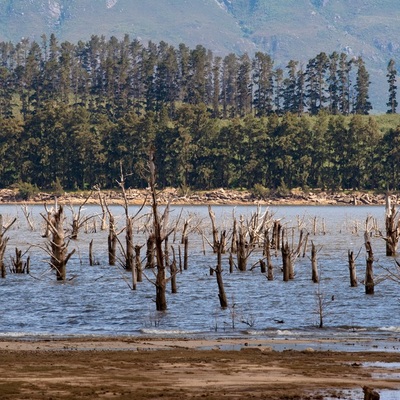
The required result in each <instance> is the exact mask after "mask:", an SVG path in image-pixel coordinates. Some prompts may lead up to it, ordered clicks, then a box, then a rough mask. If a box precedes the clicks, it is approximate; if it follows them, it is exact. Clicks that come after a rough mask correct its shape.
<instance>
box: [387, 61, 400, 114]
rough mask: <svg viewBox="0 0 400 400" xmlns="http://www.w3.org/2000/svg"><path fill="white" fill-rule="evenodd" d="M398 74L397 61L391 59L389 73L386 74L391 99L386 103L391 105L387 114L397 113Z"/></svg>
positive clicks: (388, 67)
mask: <svg viewBox="0 0 400 400" xmlns="http://www.w3.org/2000/svg"><path fill="white" fill-rule="evenodd" d="M396 76H397V70H396V63H395V61H394V60H393V59H391V60H390V61H389V64H388V66H387V75H386V77H387V78H388V84H389V101H388V102H387V103H386V105H387V106H388V107H389V109H388V110H387V114H396V108H397V106H398V103H397V98H396V97H397V85H396Z"/></svg>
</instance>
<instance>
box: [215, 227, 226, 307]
mask: <svg viewBox="0 0 400 400" xmlns="http://www.w3.org/2000/svg"><path fill="white" fill-rule="evenodd" d="M224 234H225V233H224V232H223V233H222V234H221V240H220V241H219V242H218V241H217V268H216V269H215V274H216V276H217V284H218V297H219V304H220V306H221V307H222V308H226V307H228V300H227V299H226V293H225V288H224V282H223V279H222V246H223V245H222V243H223V240H224V238H223V236H224Z"/></svg>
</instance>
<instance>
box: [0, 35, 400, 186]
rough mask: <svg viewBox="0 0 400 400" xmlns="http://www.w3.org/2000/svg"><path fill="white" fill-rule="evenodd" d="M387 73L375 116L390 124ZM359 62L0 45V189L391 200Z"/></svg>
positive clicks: (133, 47)
mask: <svg viewBox="0 0 400 400" xmlns="http://www.w3.org/2000/svg"><path fill="white" fill-rule="evenodd" d="M396 74H397V71H396V68H395V62H394V60H390V62H389V63H388V73H387V78H388V103H387V106H388V114H396V107H397V100H396V91H397V87H396ZM369 85H370V77H369V74H368V71H367V70H366V68H365V64H364V61H363V59H362V58H361V57H358V58H351V57H348V56H347V55H346V54H344V53H341V54H338V53H332V54H330V55H328V54H325V53H320V54H318V55H316V57H315V58H313V59H311V60H309V61H308V63H307V64H306V65H303V64H302V63H300V62H299V61H295V60H291V61H290V62H289V63H288V65H287V66H286V68H284V69H281V68H275V67H274V60H273V59H272V58H271V57H270V56H269V55H268V54H264V53H260V52H258V53H256V54H255V55H254V56H253V57H250V56H249V55H248V54H243V55H240V56H238V55H236V54H229V55H227V56H225V57H220V56H215V55H213V53H212V52H211V51H210V50H208V49H206V48H204V47H203V46H201V45H198V46H196V48H194V49H190V48H188V47H187V46H186V45H184V44H181V45H179V46H178V48H174V47H173V46H171V45H168V44H167V43H165V42H160V43H158V44H155V43H153V42H149V43H148V44H147V46H144V45H143V44H141V43H140V42H139V41H138V40H136V39H135V40H133V41H131V40H130V39H129V36H127V35H126V36H125V37H124V38H123V39H122V40H118V39H117V38H115V37H111V38H110V39H108V40H106V39H105V37H98V36H92V37H91V39H90V40H89V41H87V42H83V41H79V42H78V43H77V44H72V43H70V42H62V43H58V41H57V38H56V37H55V35H51V36H50V38H49V39H48V38H47V37H46V36H45V35H43V36H42V38H41V42H40V43H38V42H36V41H32V42H30V41H29V40H28V39H23V40H21V41H20V42H19V43H17V44H13V43H10V42H2V43H0V154H1V158H2V163H1V165H0V182H1V186H2V187H10V186H13V185H20V184H22V183H26V184H30V185H33V186H35V187H38V188H40V189H41V190H51V189H54V188H55V187H62V188H63V189H65V190H78V189H88V188H91V187H93V186H94V185H99V186H100V187H102V188H111V187H115V180H116V179H117V178H118V176H120V171H121V166H122V167H123V169H124V171H125V173H126V184H127V185H129V186H130V187H138V188H140V187H146V186H147V181H148V179H147V174H146V168H147V161H148V155H149V150H150V149H155V162H156V167H157V184H158V185H159V186H160V187H167V186H172V187H181V188H185V189H186V188H194V189H211V188H216V187H227V188H241V187H242V188H257V189H258V190H259V191H260V190H265V191H268V190H274V191H279V190H280V191H285V190H287V189H291V188H295V187H301V188H303V189H309V188H322V189H331V190H337V189H341V190H345V189H358V190H374V189H375V190H383V189H392V190H395V189H397V187H398V183H397V182H398V177H399V174H400V170H399V167H398V165H399V162H398V161H399V159H400V127H397V125H396V124H393V125H392V126H390V127H385V129H383V128H382V126H381V125H380V124H379V123H378V121H377V118H376V117H375V116H370V115H368V114H369V113H370V111H371V110H372V105H371V102H370V100H369V94H368V90H369Z"/></svg>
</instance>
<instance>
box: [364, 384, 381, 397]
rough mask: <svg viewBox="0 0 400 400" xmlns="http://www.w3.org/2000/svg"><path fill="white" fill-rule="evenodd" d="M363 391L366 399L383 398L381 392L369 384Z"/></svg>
mask: <svg viewBox="0 0 400 400" xmlns="http://www.w3.org/2000/svg"><path fill="white" fill-rule="evenodd" d="M363 392H364V400H379V399H380V398H381V396H380V394H379V393H378V392H377V391H376V390H374V389H372V388H370V387H368V386H364V387H363Z"/></svg>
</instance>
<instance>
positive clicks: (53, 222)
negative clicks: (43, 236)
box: [42, 206, 75, 281]
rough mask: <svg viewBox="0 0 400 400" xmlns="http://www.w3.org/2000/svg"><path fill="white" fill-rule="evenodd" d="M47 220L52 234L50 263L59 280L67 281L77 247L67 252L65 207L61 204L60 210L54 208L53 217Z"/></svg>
mask: <svg viewBox="0 0 400 400" xmlns="http://www.w3.org/2000/svg"><path fill="white" fill-rule="evenodd" d="M42 217H43V218H44V219H46V218H47V217H45V216H44V215H43V214H42ZM47 222H48V223H49V225H50V229H51V234H52V239H51V243H50V245H49V247H50V249H51V259H50V265H51V266H52V268H54V269H55V270H56V276H57V280H58V281H65V278H66V266H67V263H68V261H69V259H70V257H71V256H72V254H74V253H75V249H73V250H72V251H71V252H70V253H69V254H67V253H68V244H67V243H66V242H65V233H64V210H63V207H62V206H59V208H58V210H54V211H53V212H52V214H51V219H50V220H49V221H47Z"/></svg>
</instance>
